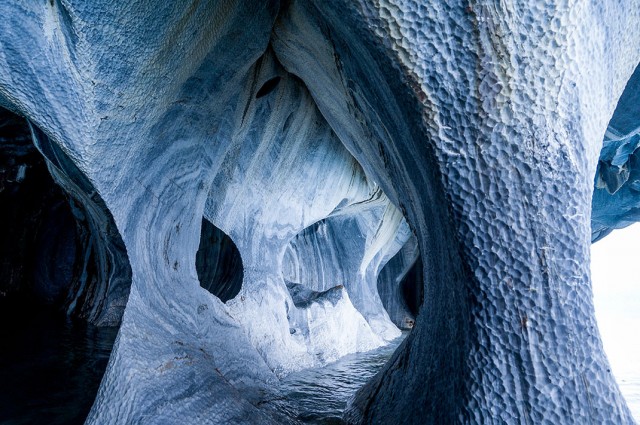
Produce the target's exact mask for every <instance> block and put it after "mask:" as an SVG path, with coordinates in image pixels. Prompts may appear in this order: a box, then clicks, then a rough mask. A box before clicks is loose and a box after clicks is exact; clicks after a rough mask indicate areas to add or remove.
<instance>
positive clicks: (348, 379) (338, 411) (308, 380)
mask: <svg viewBox="0 0 640 425" xmlns="http://www.w3.org/2000/svg"><path fill="white" fill-rule="evenodd" d="M407 335H408V332H403V335H402V336H401V337H400V338H397V339H396V340H394V341H393V342H391V343H390V344H389V345H386V346H384V347H380V348H377V349H375V350H372V351H367V352H365V353H356V354H350V355H348V356H345V357H342V358H341V359H339V360H338V361H336V362H334V363H330V364H328V365H326V366H324V367H320V368H314V369H305V370H302V371H300V372H295V373H292V374H290V375H287V376H286V377H285V378H284V379H283V380H282V384H281V390H282V392H283V393H284V395H285V397H286V398H287V399H288V401H289V402H291V403H292V404H294V405H295V407H297V410H298V411H299V416H298V417H297V418H296V419H298V420H299V421H301V422H303V423H307V424H317V425H320V424H322V425H329V424H343V423H344V422H343V421H342V414H343V412H344V410H345V408H346V406H347V402H348V401H349V399H350V398H351V397H352V396H353V395H354V394H355V393H356V391H357V390H358V389H359V388H360V387H362V386H363V385H364V384H365V383H366V382H367V381H368V380H369V378H371V377H372V376H373V375H375V374H376V373H377V372H378V371H379V370H380V369H381V368H382V366H383V365H384V364H385V363H386V361H387V360H388V359H389V358H390V357H391V355H392V354H393V352H394V351H395V349H396V348H397V347H398V346H399V345H400V343H401V342H402V340H403V339H404V338H405V337H406V336H407Z"/></svg>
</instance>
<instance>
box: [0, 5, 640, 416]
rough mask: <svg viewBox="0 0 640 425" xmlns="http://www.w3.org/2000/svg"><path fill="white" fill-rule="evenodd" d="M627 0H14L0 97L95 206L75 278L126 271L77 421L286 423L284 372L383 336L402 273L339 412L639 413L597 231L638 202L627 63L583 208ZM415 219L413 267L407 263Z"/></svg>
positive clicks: (626, 43) (53, 168)
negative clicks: (609, 305)
mask: <svg viewBox="0 0 640 425" xmlns="http://www.w3.org/2000/svg"><path fill="white" fill-rule="evenodd" d="M638 18H640V5H638V4H637V3H636V2H635V1H632V0H628V1H620V2H598V1H590V0H584V1H579V2H577V3H569V2H565V1H550V0H538V1H534V2H519V1H512V2H497V3H495V4H487V3H484V2H473V1H472V2H469V1H466V0H465V1H447V2H443V1H438V2H432V3H425V2H422V1H417V0H408V1H404V2H394V1H386V0H384V1H376V2H374V1H369V0H356V1H352V0H351V1H345V0H336V1H332V2H325V1H316V0H310V1H302V0H291V1H287V2H284V1H282V2H278V1H265V2H255V1H248V0H247V1H243V0H237V1H219V0H209V1H203V2H201V1H189V2H186V3H183V2H165V3H159V2H151V1H148V0H136V1H133V2H129V3H127V4H124V3H123V4H115V3H113V2H108V1H103V0H98V1H94V2H91V4H88V3H83V2H80V1H75V0H51V1H46V2H21V1H14V0H12V1H5V2H3V3H2V4H1V5H0V106H2V107H4V108H5V109H8V110H10V111H12V112H14V113H17V114H19V115H21V116H22V117H24V118H25V119H26V120H27V121H28V122H29V125H30V127H31V133H32V137H31V140H32V141H33V143H34V145H35V146H36V147H37V148H38V150H39V151H40V152H41V154H42V155H43V156H44V158H46V161H47V166H48V169H49V172H50V173H51V175H52V176H53V178H54V180H55V181H56V182H57V184H58V185H60V186H61V187H62V188H63V190H64V195H62V194H60V196H67V197H68V199H71V205H72V206H73V208H72V211H73V214H74V218H75V220H77V221H83V220H84V223H85V224H84V227H82V229H85V230H76V237H79V238H80V239H81V240H83V241H87V242H85V243H84V245H82V246H80V247H77V248H76V251H75V254H73V253H72V252H71V250H69V251H68V252H67V251H64V250H62V253H61V255H62V256H63V260H64V258H71V257H74V256H75V257H76V258H77V257H78V255H77V254H79V253H82V254H83V255H85V256H87V258H89V257H91V258H94V259H96V258H97V260H95V264H97V265H98V266H96V267H97V268H98V269H99V270H100V272H98V273H95V274H94V275H95V276H96V278H95V279H84V278H83V279H81V280H80V281H79V282H80V283H78V284H74V285H79V286H74V287H77V288H83V289H82V290H80V289H77V290H72V291H71V293H74V294H75V293H78V294H79V293H80V292H82V293H84V294H88V296H84V297H83V298H82V300H84V301H82V303H81V304H82V306H83V307H82V308H81V310H80V311H81V312H82V313H81V315H83V316H85V317H87V318H88V319H89V320H94V321H97V322H101V321H103V320H104V321H107V322H110V321H112V320H113V319H115V318H116V317H118V318H119V316H120V313H119V312H120V311H121V307H122V305H123V300H124V299H126V295H125V294H126V293H127V292H128V294H129V295H128V301H127V305H126V309H125V311H124V314H123V316H122V324H121V326H120V330H119V336H118V339H117V341H116V344H115V347H114V350H113V353H112V355H111V360H110V363H109V366H108V369H107V372H106V373H105V376H104V378H103V382H102V384H101V388H100V391H99V394H98V396H97V399H96V401H95V404H94V406H93V409H92V411H91V413H90V415H89V418H88V420H87V422H88V423H90V424H94V423H95V424H98V423H99V424H105V423H114V424H116V423H259V424H265V423H285V422H287V421H289V420H290V415H288V413H287V411H286V409H283V408H282V406H281V405H280V402H279V399H278V394H277V390H276V389H274V385H275V383H276V382H277V377H278V375H281V374H284V373H286V372H288V371H291V370H296V369H300V368H303V367H309V366H316V365H319V364H322V363H323V362H326V361H328V360H332V359H335V358H337V357H338V356H340V355H343V354H346V353H348V352H353V351H358V350H363V349H367V348H370V347H373V346H376V345H377V344H381V343H383V341H384V340H385V339H386V340H388V339H390V338H392V337H393V336H394V335H397V333H398V330H397V329H396V328H395V326H394V325H393V323H392V320H394V321H395V322H396V323H398V309H397V307H388V311H389V312H391V318H390V316H389V314H388V312H386V311H385V310H384V308H383V306H384V305H385V303H386V304H387V306H388V305H389V303H388V301H385V300H388V299H390V298H391V297H390V295H389V294H393V293H396V294H397V293H398V292H399V291H400V292H405V293H409V292H411V293H413V295H412V296H408V297H405V298H408V299H409V300H414V301H413V302H415V300H417V299H422V298H423V299H424V301H423V303H422V307H421V310H420V314H419V315H418V316H417V317H416V321H415V326H414V328H413V330H412V332H411V334H410V335H409V336H408V337H407V338H406V340H405V341H404V342H403V343H402V345H401V346H400V347H399V349H398V350H397V351H396V353H395V354H394V356H393V357H392V359H391V360H390V361H389V363H388V364H387V365H386V366H385V367H384V368H383V370H382V371H381V372H380V373H379V374H378V375H377V376H375V377H374V378H373V379H372V380H371V381H370V382H369V383H368V384H367V385H365V386H364V387H363V388H362V389H361V390H360V391H359V392H358V394H357V395H356V397H355V399H354V400H353V402H352V404H351V406H350V407H349V410H348V411H347V413H346V416H345V418H346V420H347V421H348V422H351V423H375V424H378V423H406V424H411V423H416V424H424V423H458V422H459V423H479V422H491V421H495V422H505V423H514V422H515V423H543V422H555V423H569V422H575V423H631V422H632V419H631V416H630V413H629V411H628V409H627V407H626V405H625V402H624V400H623V399H622V397H621V395H620V393H619V391H618V388H617V385H616V383H615V380H614V378H613V376H612V375H611V373H610V372H609V371H608V363H607V359H606V357H605V355H604V352H603V349H602V344H601V342H600V338H599V335H598V330H597V326H596V323H595V319H594V315H593V305H592V296H591V288H590V277H589V244H590V242H591V239H592V238H593V239H597V238H599V237H602V236H604V235H605V234H606V232H607V231H608V230H609V229H611V228H614V227H620V226H623V225H625V224H626V223H627V222H629V221H631V220H633V219H634V218H633V213H634V208H635V207H634V205H635V204H634V202H635V201H632V198H633V193H634V191H635V190H636V189H637V188H636V187H635V186H634V185H635V181H636V178H635V177H634V176H635V174H634V172H635V171H636V170H635V168H636V165H637V164H636V162H637V160H636V156H635V153H634V152H635V149H636V142H635V138H636V137H637V135H636V132H637V131H636V130H635V129H634V126H635V124H633V122H634V121H633V119H632V118H633V115H634V113H633V110H632V109H630V108H632V105H633V106H635V104H634V103H633V102H632V99H633V98H634V96H635V95H636V94H635V91H634V89H633V87H635V86H636V84H635V83H633V81H635V80H634V79H632V83H633V84H630V85H629V88H628V91H629V96H630V97H628V99H629V100H628V101H626V100H624V99H627V94H626V92H625V95H624V96H623V101H622V102H621V103H620V105H619V107H618V110H616V114H615V116H614V120H613V121H612V124H611V126H610V128H609V131H608V132H607V135H606V138H605V149H604V150H603V152H602V156H601V162H600V167H599V169H598V170H599V171H598V177H597V178H596V185H597V188H598V190H601V189H603V190H606V191H607V195H606V196H609V197H610V198H606V197H605V198H602V197H601V194H600V192H598V191H596V196H595V197H594V204H593V206H594V221H593V223H591V222H590V211H591V207H592V203H591V195H592V192H593V182H594V176H595V175H596V166H597V163H598V156H599V154H600V151H601V147H602V140H603V136H604V135H605V131H606V129H607V123H608V121H609V119H610V118H611V116H612V115H613V114H614V109H615V107H616V104H617V100H618V98H619V97H620V95H621V94H622V92H623V89H624V87H625V84H626V83H627V80H629V78H630V77H631V75H632V73H633V70H634V68H635V67H636V66H637V64H638V61H639V60H640V33H638V31H636V30H635V24H636V23H637V22H638ZM618 117H619V118H620V119H619V120H618ZM623 117H624V119H623ZM25 137H26V136H24V135H21V136H20V137H18V138H22V139H21V140H22V141H24V138H25ZM3 143H4V139H3ZM21 143H22V142H21ZM4 158H5V157H3V163H4V162H6V163H7V164H8V163H9V162H7V161H8V160H6V159H4ZM16 164H17V163H16ZM21 170H22V171H21ZM27 172H28V171H27ZM23 173H24V169H23V168H20V166H18V167H17V168H16V169H11V170H10V173H9V174H10V175H11V176H15V177H11V179H14V180H15V181H17V180H20V179H21V178H23ZM5 181H6V182H8V181H9V180H6V179H5V180H3V182H5ZM12 184H13V183H12ZM616 189H617V191H616ZM614 192H615V194H614ZM608 194H613V198H611V195H608ZM618 194H619V195H618ZM616 195H617V196H618V197H617V198H616ZM56 196H58V195H56ZM56 199H60V198H59V196H58V198H56ZM610 199H613V201H611V202H609V200H610ZM620 211H622V212H620ZM80 217H84V218H83V219H81V218H80ZM599 217H604V218H599ZM203 219H204V220H205V221H204V226H203ZM64 220H67V219H64ZM64 220H63V221H64ZM111 220H112V221H111ZM67 221H68V220H67ZM65 223H66V222H65ZM62 227H63V229H69V228H70V225H68V224H65V225H64V226H62ZM592 228H593V230H592ZM69 234H71V233H69ZM78 235H80V236H78ZM412 235H413V236H412ZM225 237H228V238H229V239H224V238H225ZM413 237H415V240H414V239H412V238H413ZM65 238H67V236H64V235H63V236H59V237H58V236H55V237H54V239H55V240H59V241H61V242H60V243H63V242H64V241H65V240H67V239H65ZM69 238H71V236H69ZM223 241H224V242H223ZM407 241H409V242H408V243H410V244H411V243H415V244H416V245H417V252H419V258H418V259H417V260H416V263H415V264H417V266H416V269H409V270H418V271H419V270H422V276H420V278H412V279H411V282H418V283H421V284H423V285H424V287H423V291H403V290H402V289H401V288H399V287H398V285H399V284H400V283H401V282H403V279H401V275H403V274H406V272H407V268H408V267H409V266H410V265H411V264H412V263H413V260H411V257H413V256H415V254H411V252H414V253H415V252H416V250H415V249H414V248H411V247H406V248H405V249H406V251H401V250H402V249H403V246H404V245H405V244H406V243H407ZM51 243H52V242H44V245H46V248H47V249H49V248H51V246H53V245H50V244H51ZM236 249H237V252H236V251H235V250H236ZM58 251H59V250H58ZM198 251H199V252H200V254H197V253H198ZM59 252H60V251H59ZM125 252H126V254H125ZM398 252H400V254H399V255H400V256H402V257H398V259H397V260H396V261H397V262H398V264H396V265H395V266H394V265H393V264H391V265H390V266H389V270H388V271H387V273H388V274H385V272H384V271H383V269H384V266H385V264H387V263H388V262H389V261H392V262H393V260H392V258H393V257H394V256H395V255H396V254H397V253H398ZM403 252H405V253H403ZM238 254H239V257H238ZM198 255H199V258H197V257H198ZM405 256H406V257H405ZM63 260H61V263H60V264H61V265H62V266H63V267H62V268H63V272H64V273H66V272H65V270H67V269H68V268H69V267H68V266H67V265H66V264H71V263H70V262H69V263H66V262H65V261H63ZM126 260H128V264H126V263H127V261H126ZM314 260H315V261H314ZM336 261H337V262H338V264H339V267H334V262H336ZM74 264H75V263H74ZM240 264H241V267H242V282H241V284H239V279H238V278H237V276H238V275H239V274H238V273H231V274H228V273H229V269H231V271H234V270H236V269H238V268H239V267H240ZM227 265H228V267H229V269H227V268H226V267H227ZM87 270H88V269H87ZM393 270H396V272H394V271H393ZM380 279H381V280H380ZM53 281H54V283H55V282H56V281H57V279H53ZM394 282H395V283H394ZM389 285H391V286H389ZM203 287H204V288H203ZM129 288H130V290H129ZM378 288H385V290H380V292H381V293H382V294H383V297H382V299H381V297H380V295H379V294H378V291H379V290H378ZM66 290H67V289H66V288H65V291H66ZM421 292H422V294H420V293H421ZM227 299H228V301H226V303H225V302H223V301H222V300H227ZM396 299H397V298H396ZM407 308H408V309H412V308H413V309H415V306H414V307H411V306H407ZM344 320H348V322H346V324H344V325H343V323H344V322H343V321H344ZM400 320H403V319H400ZM354 338H355V339H354Z"/></svg>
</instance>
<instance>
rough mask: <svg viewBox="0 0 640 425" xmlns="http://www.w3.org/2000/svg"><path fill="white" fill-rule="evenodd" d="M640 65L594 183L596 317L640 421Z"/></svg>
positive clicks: (620, 105)
mask: <svg viewBox="0 0 640 425" xmlns="http://www.w3.org/2000/svg"><path fill="white" fill-rule="evenodd" d="M638 117H640V65H638V66H637V67H636V68H635V70H634V72H633V74H632V75H631V77H630V78H629V80H628V81H627V84H626V86H625V88H624V91H623V92H622V94H621V96H620V98H619V99H618V102H617V104H616V108H615V110H614V112H613V115H612V116H611V119H610V121H609V123H608V126H607V130H606V132H605V135H604V140H603V143H602V149H601V151H600V154H599V161H598V165H597V168H596V173H595V178H594V190H593V198H592V212H591V242H592V245H591V250H590V254H591V283H592V290H593V303H594V309H595V316H596V320H597V324H598V329H599V331H600V336H601V339H602V343H603V346H604V349H605V352H606V355H607V358H608V360H609V365H610V367H611V369H610V370H609V372H610V373H612V374H613V376H614V377H615V378H616V381H617V383H618V386H619V388H620V390H621V392H622V395H623V396H624V397H625V399H626V401H627V405H628V406H629V408H630V410H631V413H632V415H633V416H634V417H635V418H636V420H640V391H639V389H638V388H640V386H639V384H640V363H639V362H638V358H640V340H639V339H638V338H636V337H635V335H630V334H629V332H628V330H629V329H637V328H638V327H639V326H640V316H639V315H638V311H640V309H639V307H640V304H638V300H640V291H639V290H638V287H639V285H638V284H639V283H640V282H638V279H637V273H636V271H635V269H634V266H633V265H634V264H635V261H636V257H637V254H636V252H637V249H636V246H637V241H638V240H639V239H640V225H639V224H638V223H637V222H638V221H640V196H639V195H640V121H639V119H638Z"/></svg>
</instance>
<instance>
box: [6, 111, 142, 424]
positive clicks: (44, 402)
mask: <svg viewBox="0 0 640 425" xmlns="http://www.w3.org/2000/svg"><path fill="white" fill-rule="evenodd" d="M77 202H78V199H76V198H74V197H72V196H70V195H69V194H68V193H67V192H66V191H65V189H63V188H62V187H60V186H59V185H58V184H57V183H56V181H55V180H54V178H53V177H52V175H51V171H50V169H49V168H48V166H47V161H46V160H45V159H44V157H43V156H42V154H41V153H40V152H39V151H38V149H36V147H35V146H34V143H33V138H32V133H31V131H30V129H29V125H28V123H27V122H26V121H25V120H24V119H23V118H21V117H19V116H16V115H14V114H12V113H10V112H8V111H6V110H3V109H0V234H1V235H2V237H1V238H0V341H1V342H0V346H1V347H2V348H1V349H0V383H1V384H0V423H12V424H22V423H25V424H27V423H29V424H30V423H46V424H76V423H77V424H81V423H83V422H84V420H85V419H86V417H87V414H88V412H89V410H90V409H91V406H92V404H93V401H94V399H95V396H96V394H97V391H98V386H99V384H100V381H101V379H102V375H103V374H104V371H105V369H106V366H107V362H108V359H109V355H110V352H111V348H112V346H113V343H114V340H115V336H116V334H117V331H118V329H117V327H99V326H96V325H94V324H91V323H90V322H95V323H98V322H100V321H102V323H103V324H105V323H107V322H109V320H107V319H105V317H107V316H109V315H111V316H113V321H112V324H117V323H118V321H119V319H120V314H121V311H122V310H123V309H124V303H126V299H127V296H128V290H129V284H130V280H131V279H130V276H131V272H130V269H129V268H128V261H127V260H126V254H125V253H124V248H122V252H119V253H117V254H114V256H113V257H111V258H115V257H117V256H118V255H122V258H124V262H126V266H124V265H122V269H120V268H118V267H114V266H113V264H112V263H107V262H102V263H99V262H98V260H97V258H96V257H97V256H98V254H97V252H98V251H97V250H98V249H101V248H99V247H98V245H99V244H100V243H101V242H100V241H98V240H97V239H96V237H95V234H94V233H93V232H94V230H93V229H94V228H93V227H92V226H91V225H90V224H89V218H88V217H87V213H86V211H85V210H84V209H83V208H82V206H81V205H78V203H77ZM102 218H104V217H101V219H102ZM105 222H106V220H105ZM113 228H115V226H113ZM105 238H106V236H105ZM103 252H106V251H103ZM111 252H114V253H115V251H111ZM99 270H102V271H103V272H104V274H101V273H99ZM119 271H122V273H121V275H120V276H119V277H120V278H122V282H123V284H122V285H121V286H122V287H117V285H116V286H115V287H114V286H111V288H109V286H108V285H107V284H106V283H105V282H102V283H101V282H100V280H101V279H103V278H104V277H105V276H107V275H109V276H113V274H112V273H111V272H115V274H117V273H118V272H119ZM108 297H111V300H113V299H117V300H118V301H117V302H116V304H118V303H120V304H122V305H121V306H119V305H112V304H109V303H108V302H107V301H106V299H107V298H108ZM114 297H115V298H114ZM102 307H105V309H103V308H102ZM107 310H109V312H108V313H109V314H108V315H106V316H105V315H103V314H102V313H103V312H105V311H107ZM94 313H95V314H94ZM79 318H83V319H85V320H86V321H85V320H79ZM103 319H104V320H103Z"/></svg>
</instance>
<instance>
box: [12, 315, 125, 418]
mask: <svg viewBox="0 0 640 425" xmlns="http://www.w3.org/2000/svg"><path fill="white" fill-rule="evenodd" d="M16 311H17V310H13V312H12V314H11V315H9V314H5V313H6V309H3V311H0V424H2V425H23V424H24V425H27V424H29V425H39V424H43V425H45V424H46V425H62V424H82V423H84V420H85V419H86V417H87V414H88V413H89V410H90V409H91V405H92V403H93V400H94V399H95V396H96V394H97V391H98V386H99V385H100V380H101V379H102V375H103V374H104V371H105V369H106V367H107V362H108V360H109V354H110V353H111V347H112V346H113V342H114V340H115V337H116V334H117V328H104V327H102V328H97V327H94V326H89V325H86V324H84V323H79V322H73V321H71V320H69V319H67V318H66V317H64V315H59V314H55V313H53V312H47V311H44V310H36V311H33V310H32V311H30V312H29V314H24V313H23V314H19V313H16Z"/></svg>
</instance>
